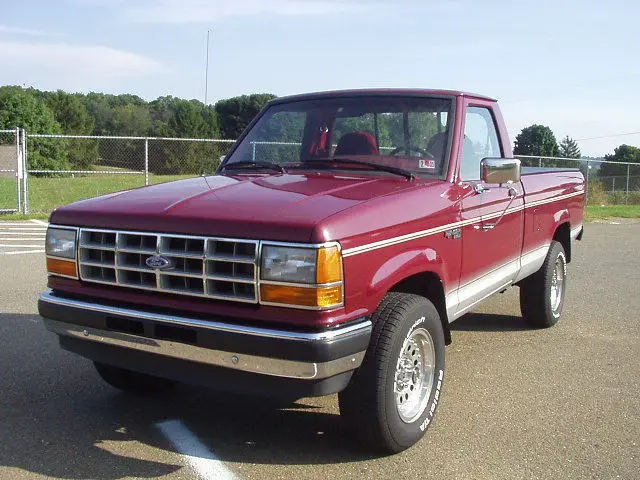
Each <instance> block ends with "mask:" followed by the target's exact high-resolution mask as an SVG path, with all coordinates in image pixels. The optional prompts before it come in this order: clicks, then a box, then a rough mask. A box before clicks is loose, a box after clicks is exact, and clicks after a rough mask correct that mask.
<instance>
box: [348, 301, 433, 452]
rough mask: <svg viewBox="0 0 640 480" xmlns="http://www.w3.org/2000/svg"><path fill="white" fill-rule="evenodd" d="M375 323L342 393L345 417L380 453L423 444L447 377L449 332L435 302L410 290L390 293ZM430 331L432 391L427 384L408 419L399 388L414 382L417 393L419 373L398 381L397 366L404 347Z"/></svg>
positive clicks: (428, 375)
mask: <svg viewBox="0 0 640 480" xmlns="http://www.w3.org/2000/svg"><path fill="white" fill-rule="evenodd" d="M371 321H372V322H373V332H372V335H371V341H370V343H369V347H368V349H367V353H366V354H365V358H364V361H363V363H362V365H361V366H360V368H359V369H358V370H357V371H356V372H355V373H354V374H353V377H352V379H351V382H350V383H349V385H348V386H347V388H346V389H345V390H344V391H342V392H340V394H339V395H338V399H339V404H340V415H341V416H342V417H343V421H344V422H345V424H346V425H347V426H348V427H349V429H350V430H351V433H352V434H353V435H354V436H355V437H357V438H358V439H359V440H360V441H361V442H362V443H364V444H365V445H367V446H369V447H371V448H373V449H375V450H377V451H382V452H385V453H397V452H401V451H402V450H405V449H407V448H409V447H411V446H412V445H414V444H415V443H416V442H418V441H419V440H420V439H421V438H422V437H423V436H424V433H425V431H426V429H427V427H428V426H429V425H430V424H431V422H432V421H433V417H434V414H435V410H436V407H437V405H438V402H439V400H440V395H441V389H442V381H443V375H444V346H445V339H444V333H443V330H442V323H441V321H440V316H439V315H438V311H437V310H436V308H435V307H434V306H433V304H432V303H431V302H430V301H429V300H427V299H426V298H424V297H420V296H418V295H411V294H406V293H398V292H391V293H388V294H387V295H386V296H385V298H384V299H383V301H382V302H381V303H380V305H379V307H378V309H377V311H376V312H375V314H374V315H373V316H372V318H371ZM425 331H426V332H428V334H429V336H430V340H431V344H432V345H433V349H432V350H430V349H429V351H430V352H431V354H433V366H432V367H433V368H431V369H425V371H427V370H428V371H429V374H427V375H426V377H425V378H426V381H425V382H424V383H422V385H427V381H430V382H432V383H431V387H430V391H428V388H425V389H424V391H425V392H426V393H424V394H423V395H421V396H419V398H421V400H420V401H419V402H417V408H416V410H415V413H414V414H413V415H412V416H411V418H408V417H407V418H406V419H405V420H403V418H402V417H401V413H400V409H401V408H402V406H401V405H398V404H397V403H396V398H400V396H401V395H399V394H398V392H397V390H396V385H397V384H398V385H400V387H399V388H402V387H403V385H404V388H403V391H407V390H406V387H407V383H409V384H411V385H410V388H411V391H413V381H414V380H411V379H415V378H416V377H415V374H414V375H411V376H410V377H409V376H407V377H399V378H400V380H401V381H400V382H398V383H397V382H396V374H397V372H396V370H397V369H398V368H400V365H401V361H402V358H401V357H400V354H401V351H402V352H404V347H406V346H407V345H411V339H413V338H414V336H418V338H421V337H422V338H423V339H425V340H428V339H427V338H426V337H423V336H424V335H425V334H424V332H425ZM410 337H411V338H410ZM427 343H428V342H425V343H423V344H422V345H425V344H427ZM407 351H409V350H407ZM414 354H415V350H414ZM406 355H409V354H406ZM425 358H426V357H425ZM408 365H409V366H411V365H412V362H409V364H408ZM405 371H406V370H405ZM403 378H404V380H403ZM407 380H408V382H407ZM403 382H406V383H403ZM416 391H418V389H416ZM420 391H422V389H420ZM412 398H414V397H412ZM425 399H426V402H425ZM423 404H424V407H421V406H422V405H423ZM406 405H407V404H405V406H406ZM421 408H422V409H421Z"/></svg>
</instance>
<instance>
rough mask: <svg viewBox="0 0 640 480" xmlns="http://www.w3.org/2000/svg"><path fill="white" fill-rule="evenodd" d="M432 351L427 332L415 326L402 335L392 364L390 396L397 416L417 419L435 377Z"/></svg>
mask: <svg viewBox="0 0 640 480" xmlns="http://www.w3.org/2000/svg"><path fill="white" fill-rule="evenodd" d="M435 365H436V351H435V348H434V345H433V339H432V338H431V334H430V333H429V332H428V331H427V330H425V329H424V328H417V329H415V330H414V331H413V332H411V334H410V335H409V336H408V337H407V338H406V339H405V341H404V343H403V345H402V350H401V351H400V355H399V356H398V362H397V364H396V373H395V382H394V396H395V399H396V408H397V410H398V414H399V415H400V418H401V419H402V421H403V422H405V423H412V422H414V421H415V420H417V419H418V418H419V417H420V416H421V415H422V413H423V412H424V409H425V408H426V406H427V402H428V401H429V397H430V396H431V390H432V388H433V383H434V378H435Z"/></svg>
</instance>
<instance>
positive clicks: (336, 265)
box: [316, 247, 342, 283]
mask: <svg viewBox="0 0 640 480" xmlns="http://www.w3.org/2000/svg"><path fill="white" fill-rule="evenodd" d="M341 280H342V258H341V255H340V250H339V249H338V247H324V248H321V249H320V250H318V258H317V260H316V283H334V282H339V281H341Z"/></svg>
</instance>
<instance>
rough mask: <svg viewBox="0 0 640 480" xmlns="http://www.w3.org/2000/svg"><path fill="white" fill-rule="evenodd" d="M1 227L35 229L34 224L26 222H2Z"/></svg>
mask: <svg viewBox="0 0 640 480" xmlns="http://www.w3.org/2000/svg"><path fill="white" fill-rule="evenodd" d="M0 227H33V223H26V222H24V223H23V222H18V223H15V222H2V221H0Z"/></svg>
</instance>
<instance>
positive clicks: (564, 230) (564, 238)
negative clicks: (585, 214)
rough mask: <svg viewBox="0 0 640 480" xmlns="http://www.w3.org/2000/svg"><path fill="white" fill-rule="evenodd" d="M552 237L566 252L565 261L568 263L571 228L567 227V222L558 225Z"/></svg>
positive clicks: (569, 259) (569, 258)
mask: <svg viewBox="0 0 640 480" xmlns="http://www.w3.org/2000/svg"><path fill="white" fill-rule="evenodd" d="M553 239H554V240H555V241H556V242H560V243H561V244H562V246H563V247H564V251H565V253H566V254H567V263H569V262H570V261H571V228H570V227H569V223H563V224H562V225H559V226H558V228H556V231H555V233H554V234H553Z"/></svg>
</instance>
